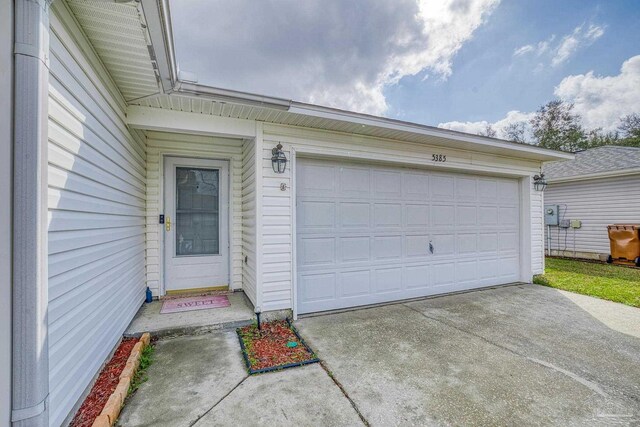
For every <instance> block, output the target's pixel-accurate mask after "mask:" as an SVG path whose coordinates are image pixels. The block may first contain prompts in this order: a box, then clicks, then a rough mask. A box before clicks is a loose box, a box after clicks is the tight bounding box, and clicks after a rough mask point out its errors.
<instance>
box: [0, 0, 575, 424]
mask: <svg viewBox="0 0 640 427" xmlns="http://www.w3.org/2000/svg"><path fill="white" fill-rule="evenodd" d="M7 3H11V2H3V3H2V6H1V8H2V10H1V12H2V13H1V14H0V17H1V18H2V20H6V17H7V16H13V17H14V19H13V22H14V25H15V33H14V37H15V40H14V42H15V44H14V49H15V52H16V53H15V55H14V56H13V58H12V60H13V66H14V69H15V73H14V75H13V85H12V86H11V84H10V83H9V84H7V79H9V81H11V80H10V75H7V74H6V73H3V74H2V77H3V79H4V80H3V82H2V83H3V84H6V85H7V87H6V88H5V87H4V86H3V88H4V89H5V92H4V93H5V95H7V94H8V93H11V88H12V87H13V91H14V92H15V101H14V104H13V105H10V104H7V103H6V99H7V98H9V99H10V98H11V97H10V96H9V97H3V98H4V99H3V104H1V105H2V106H3V107H2V109H0V113H1V114H2V120H5V121H6V122H7V123H10V120H13V123H14V126H13V137H12V139H10V138H11V137H10V136H9V135H7V134H6V133H5V134H2V137H3V140H4V141H6V142H7V144H6V145H5V144H3V150H4V149H5V147H6V146H8V148H7V149H6V150H5V151H6V153H5V151H3V153H5V154H8V153H9V150H10V149H11V148H12V149H13V159H14V160H13V164H14V168H13V175H11V174H10V173H7V171H8V169H9V167H8V165H4V166H5V167H3V168H2V172H3V173H6V174H7V178H9V179H7V180H2V183H1V184H2V185H3V187H2V193H1V194H2V195H3V201H6V199H8V198H9V196H8V195H9V194H11V192H12V193H13V217H12V218H13V220H12V222H9V220H8V218H7V217H6V216H3V217H2V220H3V223H2V227H3V230H4V229H5V228H6V229H7V230H10V231H11V235H12V236H13V251H12V252H11V253H7V252H6V251H4V249H6V248H7V247H8V246H5V247H3V248H4V249H3V252H2V260H1V261H2V262H3V263H4V264H7V265H9V264H8V263H9V261H10V257H11V255H13V258H12V259H11V262H12V265H13V274H12V275H11V274H10V273H9V272H8V271H7V268H4V269H3V274H4V278H5V279H7V280H8V279H11V281H12V291H13V292H12V295H13V297H12V300H11V302H12V303H13V318H12V321H13V329H12V332H13V340H12V342H13V353H12V354H13V359H12V364H11V367H12V370H13V385H12V390H11V391H12V412H11V414H12V417H13V420H14V424H15V425H21V426H39V425H52V426H58V425H61V424H63V423H65V421H68V419H69V418H68V417H69V416H70V415H71V414H72V413H73V410H74V408H76V407H77V405H78V403H79V401H80V399H81V398H82V396H83V394H84V393H85V392H86V390H87V387H88V386H89V385H90V384H91V382H92V380H93V379H94V378H95V375H96V373H97V372H98V371H99V369H100V368H101V366H102V364H103V363H104V361H105V359H106V358H107V357H108V356H109V354H110V352H111V351H112V350H113V348H114V346H115V345H116V344H117V343H118V340H119V339H120V338H121V335H122V333H123V331H124V330H125V328H126V326H127V325H128V323H129V322H130V321H131V319H132V318H133V316H134V315H135V313H136V311H137V310H138V309H139V307H140V306H141V304H142V302H143V299H144V293H145V288H146V287H147V286H148V287H150V288H151V290H152V291H153V294H154V296H155V297H161V296H164V295H166V294H167V293H170V292H180V291H182V290H184V289H192V288H217V287H223V288H227V287H228V288H229V289H231V290H243V291H244V292H245V294H246V295H247V297H248V298H249V299H250V300H251V302H252V303H253V304H254V305H255V307H256V308H257V309H259V310H261V311H262V312H267V311H285V312H292V313H293V315H294V316H297V315H298V314H301V313H309V312H314V311H321V310H329V309H336V308H343V307H351V306H358V305H363V304H371V303H378V302H385V301H392V300H399V299H405V298H411V297H419V296H425V295H433V294H438V293H446V292H452V291H460V290H468V289H474V288H480V287H485V286H493V285H500V284H505V283H511V282H530V281H531V279H532V276H533V275H534V274H536V273H541V272H542V271H543V268H544V257H543V224H542V221H543V219H542V203H543V198H542V193H540V192H538V191H535V190H534V188H533V185H532V180H533V176H534V175H535V174H536V173H537V172H538V171H539V170H540V168H541V166H542V163H543V162H545V161H554V160H561V159H570V158H572V157H573V156H572V155H570V154H566V153H559V152H555V151H551V150H546V149H542V148H538V147H534V146H530V145H524V144H516V143H511V142H507V141H501V140H497V139H492V138H486V137H482V136H477V135H468V134H463V133H457V132H453V131H448V130H443V129H437V128H432V127H428V126H423V125H418V124H414V123H406V122H401V121H397V120H391V119H386V118H381V117H373V116H369V115H365V114H357V113H353V112H348V111H341V110H337V109H332V108H326V107H320V106H316V105H309V104H304V103H299V102H294V101H290V100H285V99H279V98H273V97H267V96H260V95H253V94H247V93H242V92H237V91H231V90H224V89H217V88H212V87H207V86H203V85H198V84H195V83H190V82H186V81H181V80H180V79H179V74H178V72H177V66H176V63H175V57H174V53H173V41H172V39H171V23H170V22H169V19H168V16H169V14H168V2H165V1H160V0H142V1H140V2H139V1H131V2H126V1H113V2H109V1H103V0H67V1H63V0H56V1H55V2H53V5H52V6H51V8H49V1H46V0H40V1H35V0H15V2H13V3H14V5H15V8H14V9H13V10H11V5H7ZM7 9H8V10H7ZM12 14H13V15H12ZM6 28H7V26H3V27H2V29H3V30H2V31H5V30H6ZM3 35H4V34H3ZM2 43H3V46H2V50H0V53H1V54H3V55H4V56H7V57H9V54H8V53H7V51H6V49H7V47H9V49H8V51H9V52H10V50H11V48H10V46H11V43H8V42H7V40H6V39H5V38H3V39H2ZM7 107H8V108H7ZM3 123H4V122H3ZM3 131H4V128H3ZM10 141H13V142H12V143H10ZM278 144H282V147H283V148H282V152H283V154H284V155H285V156H286V158H287V160H288V163H287V165H286V170H285V171H284V173H276V172H275V171H274V169H273V164H272V156H273V152H272V150H273V149H274V148H276V146H277V145H278ZM2 161H3V162H4V161H5V157H4V156H3V157H2ZM3 205H5V204H3ZM3 209H4V207H3ZM162 215H163V216H164V224H160V222H161V216H162ZM3 267H7V266H6V265H4V266H3ZM2 303H3V304H4V301H3V302H2ZM3 308H4V307H3ZM0 311H2V310H0ZM2 314H3V315H4V314H5V312H4V311H3V313H2ZM2 327H3V328H4V329H3V330H2V331H1V332H2V334H0V338H2V339H3V340H4V342H2V343H0V344H1V345H0V349H2V351H5V349H7V348H9V344H10V343H9V342H8V339H7V338H6V337H7V336H8V333H9V331H7V328H8V327H9V326H8V325H7V324H6V323H4V322H3V323H2ZM5 332H6V333H5ZM0 361H1V362H2V375H3V376H2V378H3V380H4V379H5V377H6V378H8V375H9V374H8V372H7V370H8V369H9V366H10V365H9V361H8V360H7V359H6V358H5V356H4V354H3V356H2V358H1V359H0ZM0 397H2V398H3V401H2V402H0V405H2V406H0V409H1V410H0V414H2V416H3V417H4V418H3V419H2V420H1V421H0V422H2V423H5V422H8V417H9V413H10V412H9V411H8V410H7V411H5V409H8V401H7V396H5V395H0Z"/></svg>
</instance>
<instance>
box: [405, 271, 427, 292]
mask: <svg viewBox="0 0 640 427" xmlns="http://www.w3.org/2000/svg"><path fill="white" fill-rule="evenodd" d="M405 283H406V288H407V289H409V290H411V289H414V290H415V289H426V288H428V287H429V286H431V267H430V266H429V265H417V266H408V267H405Z"/></svg>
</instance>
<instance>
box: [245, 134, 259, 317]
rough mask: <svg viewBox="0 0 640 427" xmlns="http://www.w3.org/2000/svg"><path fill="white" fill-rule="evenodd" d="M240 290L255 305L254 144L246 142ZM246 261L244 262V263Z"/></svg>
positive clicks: (255, 180)
mask: <svg viewBox="0 0 640 427" xmlns="http://www.w3.org/2000/svg"><path fill="white" fill-rule="evenodd" d="M242 157H243V158H242V252H243V256H244V257H246V258H244V259H243V265H242V289H243V290H244V293H245V294H246V295H247V297H249V299H250V300H251V302H253V305H257V286H256V285H257V280H256V277H257V270H256V260H257V250H256V245H257V242H256V212H257V209H256V207H257V201H258V200H257V197H258V196H257V192H256V182H257V175H258V174H257V173H256V172H257V171H256V143H255V141H253V140H247V141H245V142H244V144H243V145H242ZM245 259H246V261H245Z"/></svg>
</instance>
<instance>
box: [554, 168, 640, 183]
mask: <svg viewBox="0 0 640 427" xmlns="http://www.w3.org/2000/svg"><path fill="white" fill-rule="evenodd" d="M639 174H640V168H633V169H621V170H616V171H607V172H599V173H590V174H587V175H574V176H564V177H559V178H547V182H548V183H549V184H559V183H562V182H574V181H587V180H590V179H604V178H617V177H621V176H630V175H639Z"/></svg>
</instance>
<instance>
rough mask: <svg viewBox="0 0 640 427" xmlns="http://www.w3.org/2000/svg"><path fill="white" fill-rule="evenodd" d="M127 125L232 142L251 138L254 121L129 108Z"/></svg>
mask: <svg viewBox="0 0 640 427" xmlns="http://www.w3.org/2000/svg"><path fill="white" fill-rule="evenodd" d="M127 124H128V125H129V126H131V127H132V128H135V129H143V130H154V131H160V132H177V133H191V134H199V135H215V136H223V137H231V138H254V137H255V136H256V124H255V121H253V120H243V119H233V118H228V117H218V116H211V115H204V114H197V113H188V112H183V111H172V110H163V109H161V108H152V107H140V106H137V105H131V106H129V107H128V108H127Z"/></svg>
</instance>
